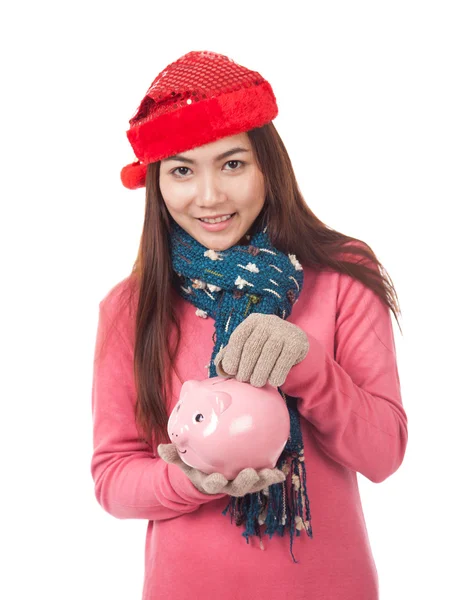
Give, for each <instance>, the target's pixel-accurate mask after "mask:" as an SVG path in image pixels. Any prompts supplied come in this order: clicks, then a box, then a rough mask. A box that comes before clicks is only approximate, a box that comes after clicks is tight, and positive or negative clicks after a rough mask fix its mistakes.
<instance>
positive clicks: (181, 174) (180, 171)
mask: <svg viewBox="0 0 460 600" xmlns="http://www.w3.org/2000/svg"><path fill="white" fill-rule="evenodd" d="M236 163H240V165H244V162H243V161H242V160H228V161H227V162H226V163H225V164H226V165H230V164H233V165H235V164H236ZM227 170H230V171H237V170H238V167H232V168H231V169H227ZM176 171H177V172H176ZM184 171H190V169H189V168H188V167H176V168H175V169H173V170H172V171H171V174H172V175H174V176H176V177H178V178H179V179H180V178H182V177H185V176H186V175H187V172H185V173H184Z"/></svg>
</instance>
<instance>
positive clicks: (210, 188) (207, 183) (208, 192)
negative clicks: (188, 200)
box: [197, 173, 225, 207]
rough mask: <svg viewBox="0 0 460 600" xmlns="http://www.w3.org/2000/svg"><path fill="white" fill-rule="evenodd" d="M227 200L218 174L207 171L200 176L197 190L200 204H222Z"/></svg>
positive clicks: (208, 205) (207, 205)
mask: <svg viewBox="0 0 460 600" xmlns="http://www.w3.org/2000/svg"><path fill="white" fill-rule="evenodd" d="M224 200H225V194H224V192H223V190H222V186H221V183H220V182H219V180H218V176H217V175H215V174H213V173H206V174H203V176H202V177H201V178H200V181H199V184H198V190H197V204H198V206H206V207H210V206H213V205H217V204H220V203H221V202H222V201H224Z"/></svg>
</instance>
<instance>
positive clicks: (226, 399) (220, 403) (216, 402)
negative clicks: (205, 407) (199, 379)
mask: <svg viewBox="0 0 460 600" xmlns="http://www.w3.org/2000/svg"><path fill="white" fill-rule="evenodd" d="M208 399H209V403H210V404H211V406H212V408H213V409H214V411H215V412H216V413H217V414H218V415H221V414H222V413H223V412H225V411H226V410H227V408H228V407H229V406H231V404H232V397H231V396H230V394H227V392H213V393H212V394H209V396H208Z"/></svg>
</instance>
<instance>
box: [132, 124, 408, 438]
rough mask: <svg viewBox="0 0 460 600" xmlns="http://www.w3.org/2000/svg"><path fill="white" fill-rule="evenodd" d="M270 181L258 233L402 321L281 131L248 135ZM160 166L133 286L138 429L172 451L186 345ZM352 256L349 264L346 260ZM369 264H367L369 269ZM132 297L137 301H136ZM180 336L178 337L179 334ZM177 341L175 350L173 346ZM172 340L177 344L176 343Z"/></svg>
mask: <svg viewBox="0 0 460 600" xmlns="http://www.w3.org/2000/svg"><path fill="white" fill-rule="evenodd" d="M247 134H248V136H249V139H250V142H251V145H252V148H253V151H254V153H255V156H256V161H257V163H258V166H259V168H260V169H261V171H262V173H263V174H264V180H265V191H266V197H265V203H264V206H263V208H262V211H261V213H260V214H259V216H258V217H257V219H256V221H255V223H254V228H256V227H258V226H260V225H264V224H269V235H270V239H271V241H272V244H273V245H274V246H275V247H276V248H278V249H279V250H281V251H282V252H284V253H286V254H287V253H291V254H295V256H296V257H297V259H298V260H299V261H300V263H302V264H303V265H304V266H306V267H310V268H313V269H315V270H320V269H329V270H330V269H332V270H334V271H337V272H339V273H346V274H348V275H350V276H351V277H353V278H355V279H357V280H359V281H361V282H362V283H363V284H365V285H366V286H367V287H368V288H370V289H372V290H373V291H374V292H375V293H376V294H377V295H378V296H379V297H380V298H381V299H382V300H383V302H384V303H385V304H386V305H387V306H388V307H389V308H390V309H391V311H392V312H393V314H394V316H395V318H396V321H397V323H398V326H399V328H400V329H401V327H400V324H399V320H398V314H401V310H400V307H399V302H398V297H397V294H396V290H395V288H394V286H393V282H392V280H391V278H390V276H389V275H388V273H387V272H386V270H385V269H384V268H383V266H382V265H381V263H380V262H379V261H378V259H377V257H376V256H375V254H374V252H373V251H372V249H371V248H370V247H369V246H368V245H367V244H366V243H365V242H363V241H362V240H358V239H357V238H353V237H349V236H347V235H345V234H343V233H340V232H338V231H335V230H334V229H332V228H330V227H328V226H327V225H325V224H324V223H323V222H322V221H320V220H319V219H318V217H316V216H315V215H314V214H313V212H312V211H311V210H310V208H309V207H308V206H307V204H306V202H305V200H304V198H303V196H302V194H301V192H300V190H299V187H298V184H297V181H296V178H295V175H294V171H293V168H292V164H291V161H290V159H289V155H288V153H287V151H286V148H285V146H284V144H283V142H282V140H281V138H280V136H279V134H278V132H277V131H276V129H275V126H274V125H273V123H271V122H270V123H268V124H267V125H264V126H263V127H259V128H257V129H253V130H251V131H248V132H247ZM159 173H160V161H158V162H154V163H150V164H149V165H148V167H147V178H146V196H145V220H144V226H143V230H142V236H141V240H140V246H139V252H138V255H137V258H136V261H135V263H134V266H133V269H132V272H131V274H130V279H131V280H132V281H133V283H134V284H135V285H134V286H132V287H131V289H132V290H133V291H134V290H135V291H136V295H137V296H138V297H137V299H136V302H137V308H136V324H135V344H134V375H135V382H136V389H137V400H136V407H135V413H136V415H135V416H136V423H137V426H138V430H139V435H140V437H141V438H143V439H144V441H146V442H147V443H148V444H150V440H151V437H152V435H153V436H154V439H155V443H156V444H159V443H162V442H165V443H168V442H169V438H168V435H167V429H166V428H167V422H168V414H167V403H166V398H167V397H168V396H167V394H168V393H169V392H168V390H169V389H170V386H171V381H172V372H173V369H175V361H176V357H177V351H178V347H179V344H180V335H181V334H180V326H179V321H178V318H177V316H176V314H175V311H174V302H172V295H173V294H174V293H175V288H174V280H175V273H174V271H173V269H172V264H171V258H170V252H169V231H170V224H171V219H172V218H171V216H170V214H169V212H168V210H167V208H166V205H165V203H164V201H163V197H162V195H161V192H160V186H159ZM347 255H348V260H346V258H347ZM364 263H366V264H364ZM131 297H132V294H131ZM172 331H174V332H175V334H176V335H175V336H171V332H172ZM172 338H174V339H175V343H174V345H173V347H172V345H171V339H172ZM168 340H169V341H168Z"/></svg>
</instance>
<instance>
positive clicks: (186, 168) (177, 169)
mask: <svg viewBox="0 0 460 600" xmlns="http://www.w3.org/2000/svg"><path fill="white" fill-rule="evenodd" d="M179 169H185V170H186V171H189V170H190V169H189V168H188V167H176V168H175V169H174V170H173V171H171V173H172V174H173V175H176V171H179ZM181 175H186V173H182V172H181Z"/></svg>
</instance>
